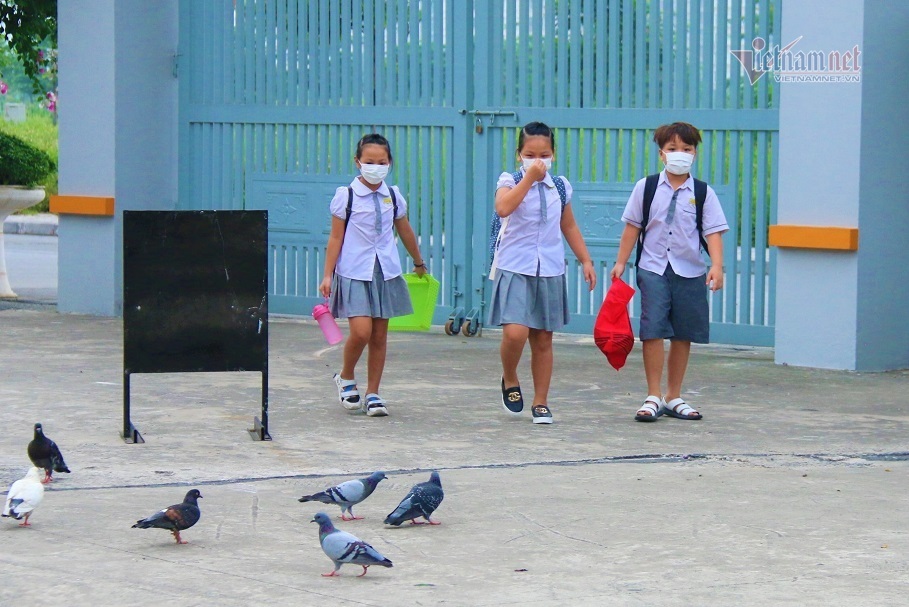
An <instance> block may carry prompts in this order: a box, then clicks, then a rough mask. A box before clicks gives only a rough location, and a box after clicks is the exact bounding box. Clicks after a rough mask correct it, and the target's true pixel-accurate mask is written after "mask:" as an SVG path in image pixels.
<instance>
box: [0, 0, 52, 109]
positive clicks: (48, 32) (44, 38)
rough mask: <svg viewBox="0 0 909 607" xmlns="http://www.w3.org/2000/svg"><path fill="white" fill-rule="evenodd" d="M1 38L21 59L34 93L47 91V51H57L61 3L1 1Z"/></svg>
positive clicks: (46, 0)
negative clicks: (59, 5) (49, 49)
mask: <svg viewBox="0 0 909 607" xmlns="http://www.w3.org/2000/svg"><path fill="white" fill-rule="evenodd" d="M0 36H2V37H3V40H4V42H6V45H7V46H8V47H9V48H10V49H11V50H12V51H13V52H14V53H15V54H16V55H17V56H18V57H19V59H20V60H21V62H22V68H23V69H24V70H25V75H26V76H28V77H29V78H30V79H31V81H32V85H33V88H34V91H35V92H36V93H41V92H43V91H44V90H46V83H44V82H43V80H44V78H43V76H44V70H45V69H46V68H45V64H46V62H47V60H46V53H47V49H48V48H51V49H55V48H57V0H0Z"/></svg>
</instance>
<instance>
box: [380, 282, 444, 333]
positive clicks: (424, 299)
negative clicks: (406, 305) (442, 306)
mask: <svg viewBox="0 0 909 607" xmlns="http://www.w3.org/2000/svg"><path fill="white" fill-rule="evenodd" d="M403 278H404V282H406V283H407V290H408V291H410V303H411V304H413V314H408V315H407V316H395V317H394V318H392V319H391V320H389V321H388V330H389V331H429V327H431V326H432V315H433V313H434V312H435V311H436V302H437V301H438V299H439V281H438V280H436V279H435V278H433V277H432V276H430V275H429V274H424V275H423V278H420V277H419V276H417V275H416V274H404V275H403Z"/></svg>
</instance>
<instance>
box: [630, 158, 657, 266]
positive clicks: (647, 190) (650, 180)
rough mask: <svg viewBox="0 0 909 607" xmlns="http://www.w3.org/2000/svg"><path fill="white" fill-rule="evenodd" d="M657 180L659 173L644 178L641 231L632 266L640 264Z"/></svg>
mask: <svg viewBox="0 0 909 607" xmlns="http://www.w3.org/2000/svg"><path fill="white" fill-rule="evenodd" d="M659 182H660V174H659V173H656V174H654V175H648V176H647V179H645V180H644V205H643V209H642V219H641V233H640V235H639V236H638V250H637V259H635V262H634V267H638V266H639V265H641V253H643V252H644V232H645V231H646V228H647V224H648V223H649V222H650V207H651V205H653V197H654V195H655V194H656V189H657V185H658V184H659Z"/></svg>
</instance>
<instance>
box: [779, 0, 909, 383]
mask: <svg viewBox="0 0 909 607" xmlns="http://www.w3.org/2000/svg"><path fill="white" fill-rule="evenodd" d="M782 10H783V12H782V38H781V40H780V41H779V43H780V46H781V47H785V46H786V45H788V44H789V43H791V42H793V41H795V40H797V39H798V42H796V44H795V45H794V46H793V47H792V48H791V53H792V54H793V56H792V57H788V58H784V60H783V61H780V60H777V62H776V64H775V67H774V68H773V69H774V75H773V76H771V75H769V74H768V75H767V76H765V77H774V76H776V77H782V78H783V82H782V84H781V87H780V144H779V181H778V184H779V196H778V199H779V205H778V213H777V223H778V225H776V226H773V227H771V233H770V244H771V245H774V246H777V247H779V250H778V256H777V284H776V322H775V325H776V335H775V337H776V355H775V356H776V362H777V363H785V364H792V365H801V366H810V367H823V368H830V369H849V370H860V371H861V370H874V371H876V370H886V369H895V368H906V367H909V322H907V314H906V312H905V310H906V307H907V305H909V246H907V245H909V188H907V186H906V183H905V179H904V175H905V174H906V172H907V164H909V153H907V151H906V143H905V142H906V139H907V135H906V133H905V126H904V125H906V124H909V103H907V102H906V99H909V79H907V78H906V77H905V75H904V71H905V66H907V65H909V45H907V44H906V32H907V31H909V2H878V1H876V0H799V1H798V2H783V3H782ZM799 37H801V38H800V39H799ZM799 52H801V53H802V54H803V55H802V57H801V60H803V61H806V62H812V61H814V62H815V65H814V68H815V69H811V68H810V67H809V68H808V69H803V70H800V69H799V63H798V61H799V56H798V55H797V53H799ZM831 53H833V55H831ZM820 57H823V58H824V60H825V61H826V67H824V68H823V69H817V68H818V66H820V65H821V64H820V63H818V62H819V61H820ZM833 59H835V60H836V61H833ZM787 61H791V63H787ZM835 63H838V64H837V65H835ZM809 72H812V73H816V74H812V73H809ZM837 74H839V75H840V76H842V77H841V78H834V76H837ZM811 75H817V76H820V77H821V78H819V79H820V80H827V81H826V82H804V81H801V82H800V81H796V80H800V79H801V80H804V79H805V78H804V77H806V76H811ZM855 76H858V77H859V78H860V81H858V82H850V81H848V80H850V79H854V77H855ZM830 80H834V81H830ZM836 80H839V81H836Z"/></svg>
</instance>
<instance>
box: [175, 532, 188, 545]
mask: <svg viewBox="0 0 909 607" xmlns="http://www.w3.org/2000/svg"><path fill="white" fill-rule="evenodd" d="M174 539H175V540H177V543H178V544H188V543H189V542H187V541H186V540H184V539H182V538H181V537H180V532H179V531H178V530H177V529H174Z"/></svg>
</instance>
